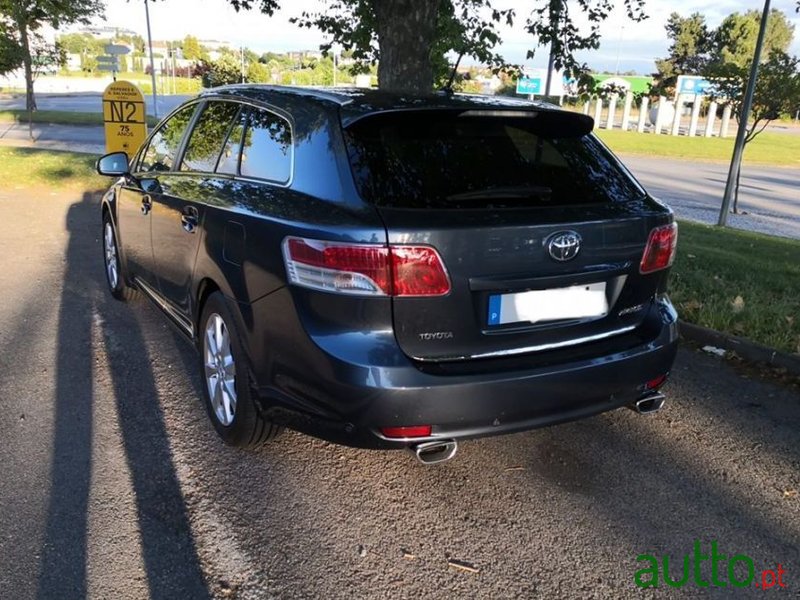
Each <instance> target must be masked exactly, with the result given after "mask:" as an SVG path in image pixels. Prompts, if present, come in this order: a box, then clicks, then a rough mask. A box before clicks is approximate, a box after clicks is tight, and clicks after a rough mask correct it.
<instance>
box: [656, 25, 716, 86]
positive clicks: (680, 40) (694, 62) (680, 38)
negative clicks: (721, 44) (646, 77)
mask: <svg viewBox="0 0 800 600" xmlns="http://www.w3.org/2000/svg"><path fill="white" fill-rule="evenodd" d="M664 27H665V29H666V30H667V37H668V38H669V40H670V42H671V43H670V47H669V56H667V57H666V58H659V59H656V69H657V71H658V72H657V73H656V74H655V79H656V85H655V86H653V88H654V89H653V90H652V92H653V93H656V94H659V95H662V94H665V93H666V90H667V89H668V88H674V87H675V83H676V80H677V78H678V75H684V74H692V75H696V74H698V73H700V72H701V71H702V70H703V69H704V68H705V67H706V65H707V64H708V60H709V55H710V52H711V49H712V43H711V37H710V33H709V29H708V25H707V24H706V18H705V17H704V16H703V15H701V14H700V13H693V14H691V15H689V16H688V17H682V16H681V15H679V14H678V13H676V12H674V13H672V14H671V15H670V16H669V19H668V20H667V24H666V25H665V26H664Z"/></svg>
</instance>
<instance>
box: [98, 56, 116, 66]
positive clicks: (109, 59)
mask: <svg viewBox="0 0 800 600" xmlns="http://www.w3.org/2000/svg"><path fill="white" fill-rule="evenodd" d="M118 63H119V61H118V60H117V57H116V56H98V57H97V64H100V65H116V64H118Z"/></svg>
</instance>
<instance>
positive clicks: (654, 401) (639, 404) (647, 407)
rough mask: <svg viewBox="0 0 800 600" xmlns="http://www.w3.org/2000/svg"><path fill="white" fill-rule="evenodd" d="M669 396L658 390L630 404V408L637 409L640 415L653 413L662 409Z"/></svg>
mask: <svg viewBox="0 0 800 600" xmlns="http://www.w3.org/2000/svg"><path fill="white" fill-rule="evenodd" d="M666 400H667V398H666V396H664V394H662V393H660V392H656V393H655V394H650V395H649V396H645V397H644V398H639V399H638V400H637V401H636V402H634V403H633V404H631V405H629V406H628V408H630V409H631V410H634V411H636V412H637V413H639V414H640V415H651V414H653V413H656V412H658V411H660V410H661V409H662V408H663V407H664V402H666Z"/></svg>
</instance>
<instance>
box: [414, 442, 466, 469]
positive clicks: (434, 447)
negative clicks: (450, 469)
mask: <svg viewBox="0 0 800 600" xmlns="http://www.w3.org/2000/svg"><path fill="white" fill-rule="evenodd" d="M410 450H411V451H412V452H413V453H414V454H415V455H416V457H417V460H419V462H421V463H422V464H423V465H436V464H439V463H443V462H446V461H448V460H450V459H451V458H453V457H454V456H455V455H456V451H457V450H458V442H456V441H455V440H441V441H439V440H436V441H433V442H422V443H420V444H414V445H413V446H410Z"/></svg>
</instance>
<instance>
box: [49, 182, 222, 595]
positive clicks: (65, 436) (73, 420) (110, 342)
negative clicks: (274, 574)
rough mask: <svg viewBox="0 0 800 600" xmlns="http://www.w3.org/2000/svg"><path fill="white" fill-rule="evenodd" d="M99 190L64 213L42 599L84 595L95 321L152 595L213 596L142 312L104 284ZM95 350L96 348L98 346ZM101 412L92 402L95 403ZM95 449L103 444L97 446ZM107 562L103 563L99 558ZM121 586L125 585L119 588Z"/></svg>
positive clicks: (110, 402)
mask: <svg viewBox="0 0 800 600" xmlns="http://www.w3.org/2000/svg"><path fill="white" fill-rule="evenodd" d="M98 200H99V197H98V196H96V195H93V194H88V193H87V194H84V197H83V201H82V202H78V203H76V204H74V205H73V206H72V207H70V210H69V213H68V216H67V228H68V230H69V244H68V247H67V252H66V263H67V264H66V270H65V276H64V285H63V292H62V298H61V309H60V315H59V328H58V339H57V340H56V343H57V345H58V365H57V369H58V373H57V386H58V391H57V394H56V407H55V413H56V414H55V422H56V424H55V438H54V448H53V465H52V476H51V481H52V488H51V491H50V503H49V510H48V519H47V526H46V530H45V534H44V542H43V548H42V559H41V571H40V574H39V581H38V597H40V598H82V597H86V595H87V511H88V503H89V497H90V490H91V470H92V451H93V439H92V411H93V409H95V408H94V407H93V406H92V404H93V393H94V390H93V387H92V382H93V365H94V362H95V360H97V356H95V355H94V353H93V352H92V329H93V327H99V328H100V329H101V330H102V341H101V343H103V345H104V354H105V355H106V356H107V358H108V363H109V364H108V369H109V371H110V374H111V377H112V380H113V381H112V384H113V388H114V399H113V402H112V401H111V400H110V399H109V402H108V404H107V405H105V406H104V407H103V408H104V409H114V408H115V409H116V411H117V413H118V422H119V426H120V429H121V435H122V443H123V446H124V449H125V455H126V457H127V463H128V468H129V470H130V474H131V482H132V485H133V492H134V495H135V504H136V510H137V515H138V531H139V537H140V539H141V555H142V558H143V562H144V567H145V572H146V577H147V584H148V588H149V596H150V598H156V599H158V598H163V599H165V600H166V599H173V598H192V599H201V600H202V599H203V598H209V597H210V595H209V592H208V590H207V588H206V585H205V582H204V579H203V574H202V570H201V567H200V562H199V559H198V556H197V552H196V548H195V544H194V539H193V537H192V532H191V528H190V525H189V519H188V514H187V510H186V506H185V502H184V499H183V496H182V493H181V489H180V485H179V482H178V478H177V475H176V472H175V467H174V465H173V462H172V456H171V452H170V447H169V442H168V439H167V432H166V428H165V425H164V420H163V415H162V412H161V408H160V405H159V401H158V393H157V391H156V384H155V381H154V376H153V371H152V366H151V364H150V357H149V356H148V352H147V349H146V347H145V344H144V341H143V339H142V333H141V330H140V326H139V323H138V322H137V319H136V314H135V312H136V311H133V310H131V309H130V308H129V307H126V306H125V305H124V304H122V303H119V302H116V301H115V300H113V299H112V298H111V296H110V295H109V294H108V292H107V291H106V283H105V273H104V270H103V263H102V253H101V252H102V250H101V245H100V243H99V242H98V239H99V237H100V213H99V206H98ZM98 354H99V353H98ZM95 410H96V409H95ZM95 450H98V449H95ZM94 569H95V570H97V569H102V565H94ZM123 587H124V586H123Z"/></svg>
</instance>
